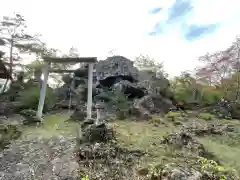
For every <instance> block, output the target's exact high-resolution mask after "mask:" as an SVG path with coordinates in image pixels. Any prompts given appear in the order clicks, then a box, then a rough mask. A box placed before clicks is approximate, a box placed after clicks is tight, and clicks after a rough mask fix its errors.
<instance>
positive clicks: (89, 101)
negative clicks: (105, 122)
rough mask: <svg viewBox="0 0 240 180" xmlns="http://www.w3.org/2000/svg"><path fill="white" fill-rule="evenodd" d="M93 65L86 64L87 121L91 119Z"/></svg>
mask: <svg viewBox="0 0 240 180" xmlns="http://www.w3.org/2000/svg"><path fill="white" fill-rule="evenodd" d="M92 87H93V63H89V64H88V96H87V119H91V118H92Z"/></svg>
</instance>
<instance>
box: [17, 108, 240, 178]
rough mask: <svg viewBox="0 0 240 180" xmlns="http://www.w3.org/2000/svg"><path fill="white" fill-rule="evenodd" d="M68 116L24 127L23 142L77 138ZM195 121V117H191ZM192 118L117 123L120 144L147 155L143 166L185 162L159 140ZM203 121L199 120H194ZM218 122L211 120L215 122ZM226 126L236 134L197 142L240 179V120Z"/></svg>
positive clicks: (74, 124)
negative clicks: (40, 139) (34, 138)
mask: <svg viewBox="0 0 240 180" xmlns="http://www.w3.org/2000/svg"><path fill="white" fill-rule="evenodd" d="M68 117H69V114H67V113H65V114H56V115H47V116H46V117H45V119H44V123H43V124H41V125H40V126H38V127H25V129H24V131H23V135H22V138H26V137H29V136H42V137H50V136H55V135H63V136H76V129H77V126H79V124H77V123H75V122H69V121H67V119H68ZM191 118H193V117H191ZM191 118H186V117H184V118H182V117H177V118H176V119H174V121H172V120H171V119H169V118H166V117H165V118H160V117H158V116H155V117H153V118H152V119H151V120H149V121H132V120H116V121H113V122H111V124H112V125H113V127H114V129H115V131H116V136H117V140H118V142H119V143H120V144H121V145H122V146H123V147H127V148H129V149H139V150H142V151H145V152H147V155H146V156H144V157H143V158H142V163H141V164H140V166H149V165H155V164H159V163H164V164H165V163H169V162H176V163H181V162H184V161H185V160H184V157H183V156H181V155H179V154H184V152H180V151H179V150H176V149H173V148H170V147H169V148H166V146H163V145H161V143H160V140H161V139H162V138H163V137H164V136H166V135H167V134H169V133H171V132H173V131H176V130H177V129H178V128H179V127H180V126H179V125H177V124H176V122H179V124H181V123H184V122H185V121H186V119H188V120H191ZM196 118H200V117H199V116H197V117H195V119H196ZM212 121H215V119H212V120H210V119H208V120H206V122H212ZM219 121H220V122H221V123H224V124H233V125H234V127H235V132H231V133H229V134H228V135H222V136H215V135H206V136H204V137H199V138H198V140H199V141H200V142H201V143H202V144H203V145H204V146H205V147H206V149H207V150H208V151H209V152H211V153H213V154H214V155H215V156H217V158H218V159H219V160H220V162H221V163H222V165H223V166H225V167H227V168H231V169H232V168H233V169H235V170H236V171H237V173H238V174H239V175H240V156H239V154H240V121H239V120H218V122H219Z"/></svg>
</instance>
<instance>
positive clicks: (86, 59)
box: [36, 57, 97, 119]
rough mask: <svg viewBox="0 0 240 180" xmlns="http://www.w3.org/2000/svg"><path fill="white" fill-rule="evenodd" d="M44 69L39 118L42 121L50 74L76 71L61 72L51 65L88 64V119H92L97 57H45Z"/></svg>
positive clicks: (38, 111)
mask: <svg viewBox="0 0 240 180" xmlns="http://www.w3.org/2000/svg"><path fill="white" fill-rule="evenodd" d="M43 59H44V68H43V75H44V79H43V83H42V88H41V91H40V98H39V103H38V110H37V114H36V116H37V118H38V119H42V111H43V106H44V101H45V96H46V89H47V81H48V75H49V72H54V73H63V72H74V70H59V69H55V70H54V69H50V65H51V63H87V64H88V65H89V66H88V96H87V118H91V117H92V84H93V64H94V63H96V62H97V58H96V57H78V58H72V57H67V58H59V57H44V58H43Z"/></svg>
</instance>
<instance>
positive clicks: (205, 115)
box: [198, 113, 215, 120]
mask: <svg viewBox="0 0 240 180" xmlns="http://www.w3.org/2000/svg"><path fill="white" fill-rule="evenodd" d="M198 117H199V118H201V119H205V120H212V119H213V118H214V117H215V116H214V115H213V114H209V113H200V114H199V115H198Z"/></svg>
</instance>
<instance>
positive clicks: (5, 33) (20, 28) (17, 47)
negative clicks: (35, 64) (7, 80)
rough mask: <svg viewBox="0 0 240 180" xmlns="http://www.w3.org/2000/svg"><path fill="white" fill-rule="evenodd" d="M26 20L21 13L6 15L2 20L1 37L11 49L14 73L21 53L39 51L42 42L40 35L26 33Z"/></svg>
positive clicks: (11, 63)
mask: <svg viewBox="0 0 240 180" xmlns="http://www.w3.org/2000/svg"><path fill="white" fill-rule="evenodd" d="M26 28H27V26H26V21H25V19H24V17H23V16H22V15H20V14H14V16H12V17H10V16H4V17H3V20H2V21H1V22H0V39H1V40H2V41H4V46H5V47H7V48H8V49H9V56H8V57H5V59H9V71H10V74H11V75H12V72H13V65H14V61H20V60H21V56H20V53H32V52H34V53H39V49H40V48H41V47H42V42H40V40H39V36H40V35H34V36H32V35H29V34H28V33H26Z"/></svg>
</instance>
